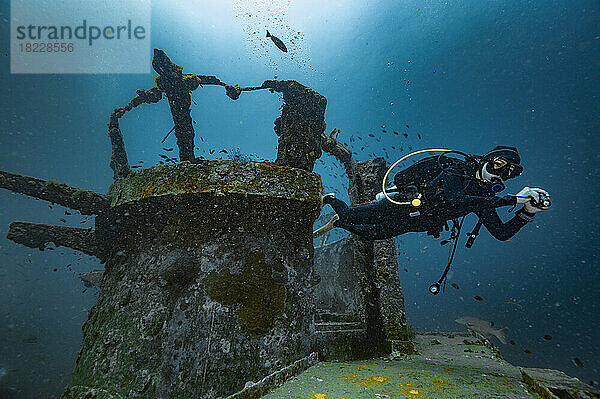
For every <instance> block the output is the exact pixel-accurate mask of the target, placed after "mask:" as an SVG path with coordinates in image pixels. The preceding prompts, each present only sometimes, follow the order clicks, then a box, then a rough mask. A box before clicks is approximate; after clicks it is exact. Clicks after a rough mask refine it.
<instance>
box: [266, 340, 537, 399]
mask: <svg viewBox="0 0 600 399" xmlns="http://www.w3.org/2000/svg"><path fill="white" fill-rule="evenodd" d="M432 339H435V340H437V341H439V342H440V344H435V345H433V344H432V343H431V342H432ZM465 339H467V340H477V337H475V336H474V335H471V334H454V333H453V334H443V333H439V334H417V336H416V337H415V338H414V340H413V342H414V345H415V349H416V350H417V351H418V353H416V354H412V355H402V356H390V357H384V358H376V359H370V360H357V361H350V362H327V363H320V364H317V365H315V366H312V367H311V368H309V369H307V370H306V371H305V372H303V373H302V374H300V375H298V376H296V378H294V379H290V380H288V381H286V382H285V383H284V384H283V385H281V386H280V387H278V388H277V389H275V390H273V391H272V392H270V393H268V394H267V395H266V396H264V399H279V398H284V397H285V398H287V399H306V398H310V397H312V396H313V395H314V394H317V393H320V394H327V395H328V396H327V397H328V398H335V399H339V398H342V397H345V398H352V399H373V398H377V397H382V398H385V397H387V398H436V399H451V398H452V399H454V398H488V397H494V398H517V397H518V398H533V397H534V396H532V395H531V394H530V392H528V390H527V387H526V386H525V385H524V383H523V382H522V379H521V375H520V373H519V369H518V368H516V367H514V366H512V365H510V364H509V363H507V362H505V361H504V360H502V359H501V358H499V357H497V355H496V352H495V351H494V350H493V349H492V348H491V347H484V350H485V353H484V354H481V353H479V354H477V355H474V354H471V353H465V352H463V349H464V348H466V347H467V346H466V345H465V344H464V343H463V340H465ZM484 359H485V360H487V361H485V362H483V361H482V360H484ZM374 360H375V361H374Z"/></svg>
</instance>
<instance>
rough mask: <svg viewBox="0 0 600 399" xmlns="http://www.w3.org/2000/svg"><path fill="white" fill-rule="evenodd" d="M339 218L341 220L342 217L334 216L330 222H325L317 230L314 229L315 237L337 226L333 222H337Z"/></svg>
mask: <svg viewBox="0 0 600 399" xmlns="http://www.w3.org/2000/svg"><path fill="white" fill-rule="evenodd" d="M338 220H340V217H339V216H338V215H335V216H334V217H332V218H331V220H330V221H329V222H327V223H325V224H324V225H323V226H321V227H319V228H318V229H317V230H315V231H313V238H317V237H320V236H322V235H323V234H325V233H327V232H328V231H330V230H331V229H333V228H334V227H335V226H334V225H333V224H334V223H335V222H337V221H338Z"/></svg>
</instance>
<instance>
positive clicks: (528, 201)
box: [517, 187, 550, 215]
mask: <svg viewBox="0 0 600 399" xmlns="http://www.w3.org/2000/svg"><path fill="white" fill-rule="evenodd" d="M521 197H527V198H521ZM542 199H547V200H548V201H549V200H550V194H548V192H546V191H545V190H542V189H541V188H529V187H523V189H522V190H521V191H519V193H518V194H517V204H524V205H523V210H524V211H525V212H526V213H528V214H531V215H535V214H536V213H538V212H541V211H545V210H547V209H550V207H549V206H542V205H541V202H542ZM532 200H533V201H534V202H536V203H537V206H536V205H534V204H533V203H532Z"/></svg>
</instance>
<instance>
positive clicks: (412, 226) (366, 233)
mask: <svg viewBox="0 0 600 399" xmlns="http://www.w3.org/2000/svg"><path fill="white" fill-rule="evenodd" d="M437 162H438V161H437V157H429V158H425V159H424V160H423V161H420V162H417V163H416V164H414V165H412V166H410V167H409V168H407V169H405V170H404V171H401V172H399V173H398V174H397V175H396V177H395V178H394V183H395V184H396V187H397V188H398V193H397V194H392V195H390V197H392V198H393V199H395V200H396V201H399V202H404V201H410V200H411V199H412V198H414V194H415V193H421V195H422V197H421V199H422V206H420V207H413V206H411V205H397V204H394V203H392V202H390V201H388V200H387V199H385V198H384V199H382V200H380V201H377V202H375V203H372V204H366V205H359V206H356V207H352V208H350V207H348V205H346V204H345V203H344V202H343V201H341V200H339V199H337V198H328V199H327V200H326V203H327V204H330V205H331V206H332V207H333V209H334V210H335V211H336V213H337V214H338V216H339V220H338V221H336V222H335V223H334V226H335V227H341V228H343V229H345V230H348V231H350V232H352V233H354V234H356V235H358V236H359V237H361V238H363V239H367V240H381V239H386V238H391V237H395V236H397V235H400V234H404V233H407V232H420V231H422V232H427V233H428V234H430V235H433V236H434V237H439V235H440V233H441V231H442V230H443V228H444V226H447V224H446V223H447V221H449V220H453V219H456V218H459V217H462V216H465V215H467V214H469V213H471V212H474V213H476V214H477V216H479V218H480V221H481V222H482V223H483V225H484V226H485V227H486V228H487V230H488V231H489V232H490V233H491V234H492V235H493V236H494V237H495V238H497V239H498V240H501V241H505V240H508V239H509V238H511V237H512V236H513V235H515V234H516V233H517V231H519V230H520V229H521V227H523V226H525V225H526V224H527V222H528V221H530V220H531V217H532V215H528V214H526V212H524V211H523V210H520V211H517V212H516V213H515V216H514V217H513V218H512V219H510V220H509V221H508V222H506V223H503V222H502V220H500V217H499V216H498V213H497V212H496V208H498V207H501V206H513V205H515V204H516V202H517V199H516V198H515V197H511V196H504V197H497V196H495V193H494V192H493V191H492V190H491V186H490V185H489V183H486V182H483V181H481V180H475V179H469V178H467V177H464V175H465V174H467V175H471V176H474V174H475V170H476V169H475V168H474V166H473V165H469V164H467V163H466V162H465V161H462V160H458V159H455V158H445V162H444V163H443V166H444V168H446V170H447V171H451V172H453V173H454V174H452V173H447V172H444V171H443V170H442V169H441V168H440V167H439V166H438V163H437ZM458 175H461V176H458ZM407 187H408V188H410V190H408V191H410V193H408V194H407V193H406V191H407V190H406V188H407ZM411 197H412V198H411ZM524 213H525V214H524Z"/></svg>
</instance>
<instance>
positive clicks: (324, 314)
mask: <svg viewBox="0 0 600 399" xmlns="http://www.w3.org/2000/svg"><path fill="white" fill-rule="evenodd" d="M360 321H361V320H360V317H359V316H357V315H354V314H351V313H335V312H330V311H327V310H322V309H317V311H316V315H315V322H317V323H359V322H360Z"/></svg>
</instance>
